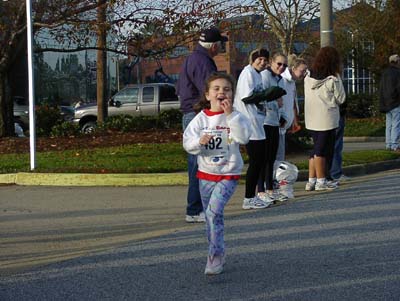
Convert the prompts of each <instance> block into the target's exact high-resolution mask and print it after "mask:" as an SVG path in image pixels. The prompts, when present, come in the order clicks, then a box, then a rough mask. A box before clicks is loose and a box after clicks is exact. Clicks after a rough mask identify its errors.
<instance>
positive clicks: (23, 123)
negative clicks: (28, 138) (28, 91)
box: [13, 96, 29, 131]
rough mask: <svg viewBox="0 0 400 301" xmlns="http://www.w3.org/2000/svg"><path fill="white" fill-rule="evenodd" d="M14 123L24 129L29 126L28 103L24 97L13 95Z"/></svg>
mask: <svg viewBox="0 0 400 301" xmlns="http://www.w3.org/2000/svg"><path fill="white" fill-rule="evenodd" d="M13 100H14V123H16V124H17V125H18V126H19V127H20V128H22V129H23V130H24V131H26V130H27V129H28V128H29V104H28V101H27V100H26V99H25V97H22V96H14V99H13Z"/></svg>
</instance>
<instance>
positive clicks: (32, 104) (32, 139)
mask: <svg viewBox="0 0 400 301" xmlns="http://www.w3.org/2000/svg"><path fill="white" fill-rule="evenodd" d="M26 32H27V37H28V43H27V44H28V82H29V148H30V163H31V170H34V169H35V167H36V166H35V165H36V129H35V90H34V73H33V30H32V6H31V1H30V0H26Z"/></svg>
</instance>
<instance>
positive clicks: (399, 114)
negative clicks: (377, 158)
mask: <svg viewBox="0 0 400 301" xmlns="http://www.w3.org/2000/svg"><path fill="white" fill-rule="evenodd" d="M389 64H390V66H389V67H387V68H386V69H385V70H384V71H383V73H382V77H381V81H380V85H379V96H380V97H379V98H380V103H379V104H380V106H379V109H380V111H381V112H382V113H386V135H385V136H386V138H385V140H386V149H389V150H393V151H396V152H400V141H399V140H400V56H399V55H397V54H394V55H391V56H390V58H389Z"/></svg>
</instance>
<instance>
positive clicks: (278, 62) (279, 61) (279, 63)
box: [271, 56, 287, 75]
mask: <svg viewBox="0 0 400 301" xmlns="http://www.w3.org/2000/svg"><path fill="white" fill-rule="evenodd" d="M286 67H287V59H286V57H284V56H277V57H276V58H275V59H273V60H272V62H271V70H272V71H273V72H274V73H275V74H279V75H280V74H282V73H283V72H284V71H285V69H286Z"/></svg>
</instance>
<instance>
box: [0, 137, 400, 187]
mask: <svg viewBox="0 0 400 301" xmlns="http://www.w3.org/2000/svg"><path fill="white" fill-rule="evenodd" d="M384 148H385V143H384V139H382V137H376V138H374V139H372V137H355V138H351V139H350V138H346V139H345V142H344V152H352V151H356V150H363V149H369V150H372V149H384ZM307 158H308V154H307V152H304V153H300V154H298V153H297V154H290V155H288V156H287V158H286V159H287V161H289V162H292V163H294V164H296V163H298V162H301V161H306V160H307ZM396 168H400V159H396V160H389V161H384V162H374V163H367V164H359V165H354V166H347V167H345V168H344V173H345V174H346V175H347V176H360V175H367V174H370V173H375V172H379V171H384V170H390V169H396ZM245 169H246V168H245ZM307 178H308V171H307V170H300V171H299V177H298V180H299V181H305V180H306V179H307ZM0 184H4V185H12V184H16V185H43V186H160V185H161V186H163V185H169V186H170V185H187V184H188V179H187V173H186V172H177V173H155V174H83V173H79V174H72V173H71V174H69V173H34V172H32V173H15V174H1V175H0Z"/></svg>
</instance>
